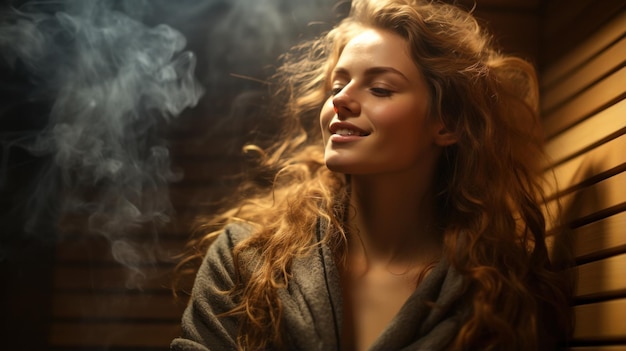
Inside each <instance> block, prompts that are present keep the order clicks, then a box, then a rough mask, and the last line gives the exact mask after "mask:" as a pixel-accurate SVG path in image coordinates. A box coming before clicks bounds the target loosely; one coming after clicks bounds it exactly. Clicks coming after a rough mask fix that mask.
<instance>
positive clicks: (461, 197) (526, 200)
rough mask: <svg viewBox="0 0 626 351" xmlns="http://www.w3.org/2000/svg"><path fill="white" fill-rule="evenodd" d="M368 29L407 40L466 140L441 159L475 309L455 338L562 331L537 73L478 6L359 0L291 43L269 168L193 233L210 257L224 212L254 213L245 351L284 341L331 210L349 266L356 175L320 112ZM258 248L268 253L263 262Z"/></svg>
mask: <svg viewBox="0 0 626 351" xmlns="http://www.w3.org/2000/svg"><path fill="white" fill-rule="evenodd" d="M363 28H377V29H382V30H387V31H390V32H393V33H396V34H397V35H400V36H401V37H402V38H404V39H405V40H406V41H407V42H408V44H409V47H410V54H411V56H412V58H413V61H414V62H415V64H416V65H417V67H418V68H419V69H420V71H421V72H422V74H423V76H424V77H425V80H426V82H427V85H428V89H429V90H430V91H429V93H430V97H431V102H430V106H431V107H430V111H429V116H430V117H431V118H437V119H439V120H441V121H442V122H443V123H444V125H445V126H446V128H447V129H448V130H450V131H453V132H454V133H455V135H456V136H457V138H458V141H457V143H455V144H454V145H451V146H449V147H447V148H446V149H445V150H444V152H443V154H442V156H441V159H440V161H439V165H438V173H437V174H438V176H437V183H436V184H435V186H436V194H437V195H436V197H437V198H436V199H437V207H436V210H437V215H438V219H439V223H441V225H442V226H443V235H444V255H445V256H446V258H447V259H448V261H449V262H450V263H451V264H452V265H453V266H454V267H455V268H456V269H457V270H458V271H459V272H460V273H461V274H462V275H464V276H465V277H466V278H467V280H468V281H469V282H470V283H469V284H468V285H467V296H468V298H471V300H472V307H473V308H472V314H471V316H470V317H469V319H468V320H467V321H466V322H465V323H464V325H463V326H462V327H461V330H460V332H459V333H458V335H457V337H456V339H454V340H453V341H452V342H451V346H450V349H452V350H476V349H481V350H496V349H507V350H530V349H538V348H539V346H538V345H540V344H541V342H542V340H543V339H544V338H545V337H547V336H554V337H556V338H562V337H565V336H566V335H567V333H568V332H569V329H570V322H569V320H570V317H569V308H568V302H569V300H568V298H569V295H568V289H567V284H566V282H565V281H564V280H563V277H562V275H561V274H559V272H558V271H557V270H556V269H555V268H553V265H552V264H551V262H550V259H549V255H548V250H547V247H546V244H545V217H544V213H543V211H542V209H543V206H544V204H545V198H544V196H543V193H542V187H541V184H542V183H541V178H540V175H541V168H542V163H541V162H542V160H543V154H542V138H543V136H542V134H541V123H540V119H539V115H538V109H537V106H538V87H537V78H536V74H535V71H534V69H533V67H532V65H531V64H529V63H527V62H526V61H524V60H521V59H519V58H516V57H511V56H506V55H503V54H501V53H499V52H498V51H497V50H495V49H494V47H493V45H492V44H491V42H490V37H489V36H488V35H487V34H486V33H484V31H483V30H482V29H481V27H480V26H479V24H478V23H477V21H476V20H475V19H474V18H473V17H472V16H471V14H469V13H467V12H465V11H463V10H460V9H459V8H457V7H455V6H452V5H447V4H444V3H437V2H431V1H419V0H371V1H368V0H355V1H353V3H352V8H351V12H350V15H349V16H348V17H347V18H345V19H343V20H342V21H341V22H340V23H339V24H338V25H337V26H336V27H335V28H333V29H332V30H330V31H329V32H327V33H325V34H324V35H322V36H321V37H319V38H318V39H315V40H313V41H309V42H305V43H303V44H301V45H299V46H297V47H295V48H294V49H292V50H291V51H290V52H288V53H287V54H285V55H284V56H283V57H282V66H280V68H279V69H278V71H277V73H276V75H275V77H274V79H275V80H274V82H275V83H274V85H273V87H274V88H275V91H274V93H275V96H276V97H277V99H278V101H286V102H287V103H286V104H282V105H281V107H282V110H281V111H276V113H277V116H279V117H280V118H282V119H281V123H282V125H283V129H282V132H281V134H280V135H279V136H278V137H277V138H276V140H278V142H277V143H275V144H274V145H272V146H269V147H266V148H260V147H258V146H249V147H247V150H248V151H250V152H255V153H256V154H257V155H258V160H259V165H258V168H257V171H256V172H255V173H254V176H253V177H251V179H250V180H249V181H248V182H246V183H245V184H243V185H242V188H241V191H240V194H242V195H241V199H242V200H241V201H240V202H239V203H238V204H236V205H235V206H233V207H232V208H230V209H228V210H227V211H224V212H223V213H221V214H219V215H218V216H213V217H212V218H211V219H210V220H204V222H203V224H202V226H201V228H202V230H203V232H204V233H207V234H206V235H204V236H203V237H201V238H199V239H198V240H196V241H194V242H193V243H191V246H192V247H194V248H195V249H196V250H197V251H195V253H194V254H192V255H190V256H188V257H187V258H186V259H185V260H184V261H183V262H181V265H180V266H181V267H183V266H185V265H186V264H188V263H189V262H192V261H194V260H195V261H199V259H200V258H201V257H202V256H203V254H204V252H206V248H207V247H208V245H210V243H211V242H212V240H213V239H214V238H215V236H216V235H217V234H218V233H219V232H220V231H221V229H222V228H223V226H224V225H226V224H227V223H229V222H232V221H245V222H247V223H250V224H251V225H252V226H253V227H254V228H255V230H254V233H253V235H252V236H251V237H250V238H248V239H246V240H244V241H242V242H241V243H239V244H238V245H237V246H236V247H235V248H234V257H235V264H236V268H237V272H238V284H237V285H236V286H235V287H234V289H233V290H232V291H228V292H225V293H228V294H231V295H232V296H233V298H235V299H236V301H237V302H238V306H237V307H236V308H235V309H234V310H233V311H230V312H229V315H236V316H239V318H240V319H241V323H240V333H239V336H238V344H239V346H240V347H241V348H242V349H246V350H259V349H264V348H266V347H268V346H272V347H276V348H280V346H281V345H283V343H282V339H281V333H280V331H281V327H282V326H281V313H282V310H281V303H280V301H279V299H278V297H277V292H276V291H277V289H278V288H280V287H284V286H286V284H287V283H288V281H289V279H290V271H291V270H290V267H291V263H292V262H293V260H294V259H295V258H296V257H299V256H301V255H307V254H309V253H310V252H311V250H312V249H313V248H314V247H315V246H316V245H319V244H322V243H320V242H318V239H317V237H316V235H315V234H316V225H317V223H319V220H320V218H323V219H325V220H324V221H322V223H327V224H326V225H327V228H324V230H325V232H326V235H325V236H324V238H323V239H322V241H323V244H326V245H328V246H329V247H330V249H331V250H332V252H333V253H334V255H335V258H336V261H337V262H338V263H339V264H341V262H343V259H344V256H345V247H346V237H345V232H344V229H343V225H344V218H343V217H344V213H345V206H346V203H347V200H348V196H349V195H348V181H347V179H346V176H345V175H343V174H338V173H334V172H331V171H330V170H329V169H328V168H326V166H325V164H324V161H323V159H324V158H323V157H324V151H323V144H322V138H321V132H320V128H319V122H318V117H319V111H320V108H321V105H322V103H323V101H325V100H326V99H327V98H328V91H329V90H330V83H329V77H330V73H331V71H332V69H333V68H334V66H335V64H336V62H337V60H338V58H339V56H340V54H341V52H342V49H343V47H344V46H345V45H346V44H347V43H348V41H349V40H350V39H351V38H352V37H354V36H355V35H356V34H358V33H359V32H360V31H361V30H362V29H363ZM248 255H255V256H257V257H261V260H260V262H259V263H258V264H257V265H256V266H255V267H254V269H253V270H252V269H251V268H250V267H248V261H247V260H246V257H249V256H248ZM549 328H552V329H549Z"/></svg>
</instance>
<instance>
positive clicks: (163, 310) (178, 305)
mask: <svg viewBox="0 0 626 351" xmlns="http://www.w3.org/2000/svg"><path fill="white" fill-rule="evenodd" d="M183 300H184V299H182V298H178V299H177V298H174V297H173V296H172V295H169V294H152V295H150V294H92V293H65V292H57V293H56V294H55V295H54V298H53V301H52V317H53V318H76V319H85V320H89V319H100V318H107V319H115V320H124V319H129V318H131V319H152V318H153V319H157V320H164V319H165V320H171V321H173V322H175V321H177V320H180V317H181V316H182V314H183V310H184V308H185V301H183Z"/></svg>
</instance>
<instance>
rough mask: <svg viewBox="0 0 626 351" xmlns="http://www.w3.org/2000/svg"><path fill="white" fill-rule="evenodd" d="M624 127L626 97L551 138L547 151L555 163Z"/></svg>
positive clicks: (625, 124) (625, 125)
mask: <svg viewBox="0 0 626 351" xmlns="http://www.w3.org/2000/svg"><path fill="white" fill-rule="evenodd" d="M623 128H626V99H625V100H622V101H620V102H618V103H616V104H615V105H612V106H610V107H609V108H607V109H605V110H603V111H601V112H599V113H597V114H595V115H593V116H591V117H590V118H588V119H586V120H584V121H583V122H581V123H579V124H577V125H576V126H574V127H573V128H570V129H569V130H568V131H567V132H566V133H563V134H560V135H558V136H556V137H554V138H552V139H550V140H549V141H548V142H547V143H546V146H545V151H546V154H547V155H548V157H549V158H550V160H551V161H552V162H553V164H554V163H558V162H560V161H562V160H564V159H566V158H568V157H571V156H572V155H574V154H576V153H578V152H579V151H580V150H584V149H585V148H587V147H589V146H590V145H593V144H594V143H597V142H598V141H600V140H602V139H605V138H606V137H607V136H609V135H611V134H613V133H615V131H617V130H620V129H623Z"/></svg>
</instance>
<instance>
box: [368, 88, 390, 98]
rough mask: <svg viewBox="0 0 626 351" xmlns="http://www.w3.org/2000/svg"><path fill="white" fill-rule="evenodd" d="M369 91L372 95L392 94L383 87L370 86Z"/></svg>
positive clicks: (387, 95) (384, 95) (383, 95)
mask: <svg viewBox="0 0 626 351" xmlns="http://www.w3.org/2000/svg"><path fill="white" fill-rule="evenodd" d="M370 91H371V92H372V94H373V95H374V96H378V97H389V96H391V95H392V94H393V91H391V90H389V89H385V88H370Z"/></svg>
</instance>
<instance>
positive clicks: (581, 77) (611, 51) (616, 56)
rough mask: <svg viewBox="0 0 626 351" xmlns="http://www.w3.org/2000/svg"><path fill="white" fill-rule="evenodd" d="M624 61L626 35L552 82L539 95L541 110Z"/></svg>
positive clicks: (574, 92) (572, 93)
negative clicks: (579, 66) (582, 64)
mask: <svg viewBox="0 0 626 351" xmlns="http://www.w3.org/2000/svg"><path fill="white" fill-rule="evenodd" d="M625 61H626V37H625V38H622V39H621V40H620V41H618V42H617V43H615V44H613V45H611V46H610V47H608V48H607V49H606V50H605V51H603V52H601V53H600V54H599V55H598V56H597V57H594V58H593V59H592V60H591V61H589V62H588V63H586V64H585V65H584V66H583V67H581V68H579V69H578V70H576V71H574V72H571V73H570V74H568V75H567V77H565V78H564V79H562V80H560V81H559V82H558V83H557V84H554V85H553V86H551V87H550V88H549V89H545V90H544V91H543V93H542V95H541V105H542V108H541V109H542V110H543V111H548V110H550V109H552V108H553V107H555V106H556V105H558V104H559V103H562V102H563V101H565V100H567V99H568V98H571V97H572V96H574V95H575V94H576V93H578V92H580V91H582V90H584V89H585V88H586V87H588V86H590V85H591V84H592V83H594V82H595V81H596V80H598V79H600V78H602V77H603V76H605V75H606V74H608V73H609V72H611V71H612V70H614V69H618V68H620V67H622V66H624V62H625Z"/></svg>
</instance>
